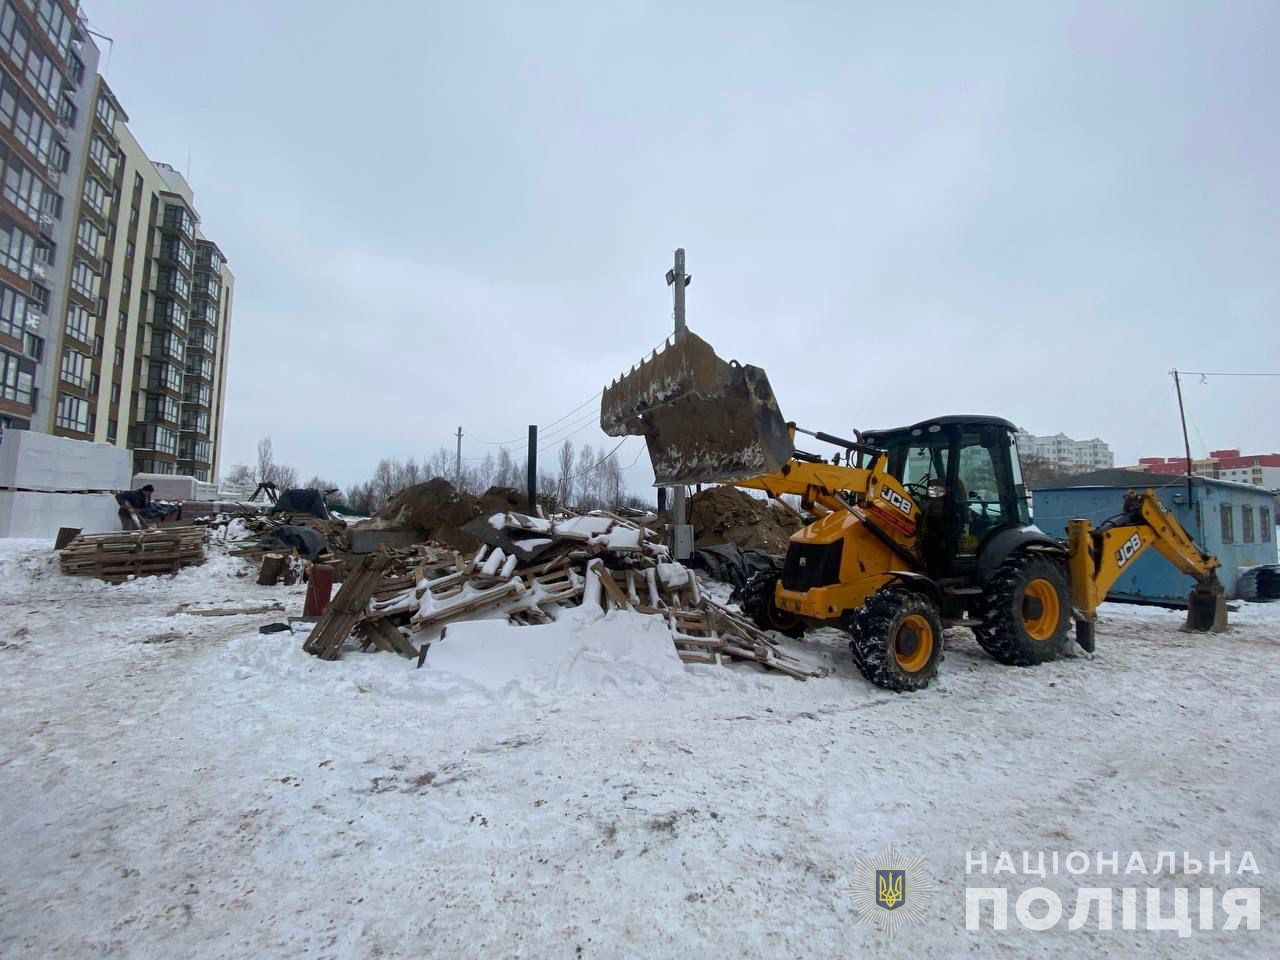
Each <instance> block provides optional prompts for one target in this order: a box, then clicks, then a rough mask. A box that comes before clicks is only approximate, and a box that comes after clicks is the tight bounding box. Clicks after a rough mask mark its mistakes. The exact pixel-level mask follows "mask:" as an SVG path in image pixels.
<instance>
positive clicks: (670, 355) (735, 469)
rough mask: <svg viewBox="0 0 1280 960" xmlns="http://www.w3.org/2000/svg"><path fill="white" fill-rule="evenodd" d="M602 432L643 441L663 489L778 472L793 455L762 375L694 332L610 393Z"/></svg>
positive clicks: (606, 396) (604, 399)
mask: <svg viewBox="0 0 1280 960" xmlns="http://www.w3.org/2000/svg"><path fill="white" fill-rule="evenodd" d="M600 428H601V429H602V430H604V432H605V433H607V434H608V435H609V436H611V437H620V436H626V435H630V436H642V437H644V438H645V442H646V443H647V444H648V446H649V459H650V461H651V462H652V464H653V474H654V485H655V486H659V487H668V486H677V485H680V484H689V483H728V482H731V481H734V480H743V479H746V478H748V477H755V476H759V475H760V474H762V473H773V472H775V471H776V470H779V469H780V468H781V467H782V465H783V464H784V463H786V462H787V461H788V460H790V459H791V455H792V453H793V452H794V450H795V448H794V446H793V445H792V442H791V436H790V433H789V432H788V431H787V425H786V423H785V422H784V421H783V419H782V414H781V412H780V411H779V410H778V402H777V400H776V399H775V398H774V396H773V390H772V389H771V388H770V387H769V379H768V377H766V376H765V373H764V371H763V370H762V369H760V368H759V367H753V366H750V365H744V364H739V363H738V362H737V361H736V360H735V361H731V362H729V363H726V362H725V361H724V360H721V359H720V358H719V357H717V356H716V353H715V351H714V350H712V349H711V345H710V344H708V343H707V342H706V341H705V340H703V339H702V338H701V337H698V336H696V335H695V334H693V333H691V332H689V331H688V330H685V331H684V332H683V333H679V334H677V335H676V338H675V343H673V344H671V345H670V346H668V347H667V348H666V349H665V350H663V351H662V352H661V353H656V352H655V353H654V355H653V356H651V357H649V358H648V359H646V360H642V361H641V362H640V365H639V366H637V367H633V368H632V369H631V371H630V372H629V373H625V374H623V375H622V377H621V378H619V379H618V380H616V381H614V382H613V383H612V384H610V385H609V386H608V387H606V388H605V390H604V394H603V396H602V397H601V400H600Z"/></svg>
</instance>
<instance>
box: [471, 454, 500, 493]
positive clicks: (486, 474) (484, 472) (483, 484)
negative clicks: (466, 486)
mask: <svg viewBox="0 0 1280 960" xmlns="http://www.w3.org/2000/svg"><path fill="white" fill-rule="evenodd" d="M475 469H476V488H477V489H478V490H479V491H480V492H481V493H484V492H485V491H486V490H488V489H489V488H490V487H491V486H493V477H494V473H495V471H496V470H497V469H498V468H497V464H496V463H495V462H494V459H493V451H492V450H491V451H489V452H488V453H486V454H485V455H484V459H483V460H481V461H480V462H479V463H478V464H477V465H476V468H475Z"/></svg>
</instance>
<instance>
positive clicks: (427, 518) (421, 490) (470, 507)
mask: <svg viewBox="0 0 1280 960" xmlns="http://www.w3.org/2000/svg"><path fill="white" fill-rule="evenodd" d="M525 500H526V498H525V495H524V494H522V493H521V492H519V491H518V490H516V489H515V488H514V487H490V488H489V489H488V490H486V491H485V493H484V495H483V496H479V497H473V496H472V495H471V494H469V493H466V492H464V491H462V490H457V489H455V488H454V486H453V484H452V483H450V482H449V481H448V480H445V479H443V478H441V477H436V478H435V479H432V480H428V481H427V482H426V483H418V484H414V485H413V486H412V487H406V488H405V489H404V490H401V491H400V492H399V493H397V494H396V495H395V496H394V497H392V498H391V499H390V500H388V501H387V505H386V506H385V507H383V508H382V509H381V510H379V511H378V515H377V516H376V517H374V518H373V519H371V520H368V521H366V522H365V523H363V524H361V525H360V526H362V527H364V526H368V527H372V528H374V529H381V530H413V531H415V532H416V533H417V534H418V535H419V536H420V537H421V538H422V540H424V541H425V540H435V541H436V542H437V543H443V544H447V545H448V546H450V547H453V548H454V549H455V550H461V551H463V552H466V553H469V552H471V551H474V550H478V549H479V548H480V541H479V540H477V539H476V538H475V537H473V536H472V535H471V534H469V533H467V532H465V531H464V530H463V529H462V528H463V527H464V526H466V524H467V523H468V522H469V521H470V520H472V519H474V518H476V517H481V516H483V517H491V516H493V515H494V514H495V513H507V512H510V511H523V509H524V507H525V505H526V504H525Z"/></svg>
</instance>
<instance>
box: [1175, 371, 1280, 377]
mask: <svg viewBox="0 0 1280 960" xmlns="http://www.w3.org/2000/svg"><path fill="white" fill-rule="evenodd" d="M1178 372H1179V373H1185V374H1186V375H1187V376H1188V377H1280V373H1206V372H1204V371H1203V370H1179V371H1178Z"/></svg>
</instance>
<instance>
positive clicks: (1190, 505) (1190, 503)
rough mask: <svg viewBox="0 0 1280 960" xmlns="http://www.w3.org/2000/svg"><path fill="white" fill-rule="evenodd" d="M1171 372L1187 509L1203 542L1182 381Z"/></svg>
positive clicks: (1202, 527) (1176, 373)
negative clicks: (1183, 458) (1184, 467)
mask: <svg viewBox="0 0 1280 960" xmlns="http://www.w3.org/2000/svg"><path fill="white" fill-rule="evenodd" d="M1171 372H1172V373H1173V388H1174V389H1175V390H1176V391H1177V392H1178V417H1179V418H1180V419H1181V420H1182V448H1183V451H1184V452H1185V453H1186V455H1187V509H1188V510H1190V511H1191V517H1192V519H1194V520H1195V523H1196V533H1197V534H1199V540H1200V543H1204V525H1203V523H1201V520H1200V511H1199V510H1197V509H1196V504H1195V501H1194V500H1193V499H1192V498H1191V439H1190V438H1189V437H1188V436H1187V414H1186V411H1185V410H1184V409H1183V408H1182V381H1181V380H1179V379H1178V370H1177V368H1176V367H1175V368H1174V369H1173V370H1172V371H1171Z"/></svg>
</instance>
